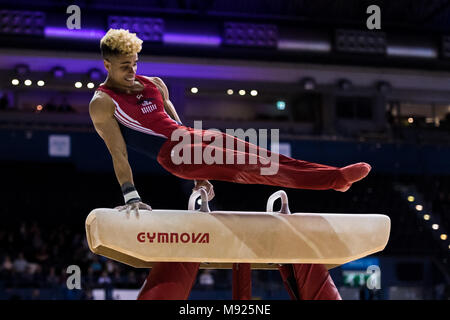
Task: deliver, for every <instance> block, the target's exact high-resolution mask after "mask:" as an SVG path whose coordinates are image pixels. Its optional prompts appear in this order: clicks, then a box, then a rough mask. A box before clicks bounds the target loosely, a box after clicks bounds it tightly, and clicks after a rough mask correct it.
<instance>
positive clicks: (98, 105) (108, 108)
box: [89, 91, 116, 120]
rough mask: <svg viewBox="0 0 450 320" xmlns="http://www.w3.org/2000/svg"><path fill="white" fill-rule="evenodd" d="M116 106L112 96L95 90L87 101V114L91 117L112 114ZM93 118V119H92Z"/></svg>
mask: <svg viewBox="0 0 450 320" xmlns="http://www.w3.org/2000/svg"><path fill="white" fill-rule="evenodd" d="M115 109H116V106H115V104H114V102H113V100H112V98H111V97H110V96H109V95H108V94H107V93H105V92H102V91H96V92H95V93H94V95H93V96H92V99H91V102H89V114H90V116H91V118H92V117H93V116H94V117H99V116H102V115H104V116H107V115H109V116H114V111H115ZM93 120H94V119H93Z"/></svg>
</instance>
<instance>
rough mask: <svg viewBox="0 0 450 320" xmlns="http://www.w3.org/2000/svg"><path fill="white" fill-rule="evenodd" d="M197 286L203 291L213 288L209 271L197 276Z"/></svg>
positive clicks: (212, 278)
mask: <svg viewBox="0 0 450 320" xmlns="http://www.w3.org/2000/svg"><path fill="white" fill-rule="evenodd" d="M198 281H199V284H200V286H201V287H203V288H204V289H207V290H209V289H213V288H214V277H213V275H212V274H211V270H209V269H205V270H203V272H202V273H201V274H200V276H199V279H198Z"/></svg>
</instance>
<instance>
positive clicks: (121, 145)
mask: <svg viewBox="0 0 450 320" xmlns="http://www.w3.org/2000/svg"><path fill="white" fill-rule="evenodd" d="M114 110H115V105H114V103H113V102H112V101H110V100H109V99H108V98H107V97H102V96H100V95H94V97H93V98H92V100H91V103H90V104H89V114H90V116H91V119H92V122H93V123H94V127H95V130H96V131H97V133H98V134H99V136H100V137H101V138H102V139H103V141H104V142H105V144H106V147H107V148H108V150H109V153H110V154H111V157H112V161H113V165H114V172H115V174H116V178H117V180H118V181H119V184H120V185H121V186H122V185H123V184H124V183H125V182H130V183H133V174H132V172H131V167H130V164H129V163H128V153H127V147H126V145H125V141H124V139H123V136H122V133H121V132H120V128H119V125H118V124H117V121H116V119H115V118H114Z"/></svg>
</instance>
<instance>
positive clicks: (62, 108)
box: [57, 97, 75, 112]
mask: <svg viewBox="0 0 450 320" xmlns="http://www.w3.org/2000/svg"><path fill="white" fill-rule="evenodd" d="M57 110H58V112H73V111H75V110H74V109H73V107H72V106H71V105H70V104H69V102H67V98H66V97H64V98H63V99H62V102H61V104H60V105H59V106H58V109H57Z"/></svg>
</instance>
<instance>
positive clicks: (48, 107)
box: [44, 97, 57, 112]
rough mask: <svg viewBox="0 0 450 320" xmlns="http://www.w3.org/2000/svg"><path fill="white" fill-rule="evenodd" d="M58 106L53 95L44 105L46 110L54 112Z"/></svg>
mask: <svg viewBox="0 0 450 320" xmlns="http://www.w3.org/2000/svg"><path fill="white" fill-rule="evenodd" d="M56 108H57V107H56V103H55V97H51V98H50V100H49V101H48V102H47V103H46V104H45V105H44V110H45V111H48V112H54V111H56Z"/></svg>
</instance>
